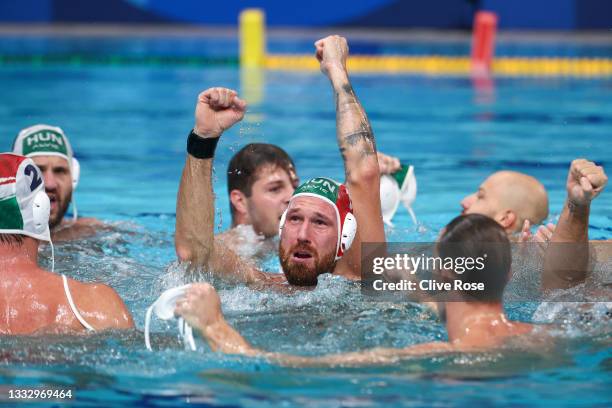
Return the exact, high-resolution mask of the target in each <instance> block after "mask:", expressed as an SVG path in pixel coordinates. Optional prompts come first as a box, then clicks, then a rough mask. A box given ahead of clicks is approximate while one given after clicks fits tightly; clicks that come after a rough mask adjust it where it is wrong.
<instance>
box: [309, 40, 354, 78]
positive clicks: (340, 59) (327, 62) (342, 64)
mask: <svg viewBox="0 0 612 408" xmlns="http://www.w3.org/2000/svg"><path fill="white" fill-rule="evenodd" d="M315 48H316V53H315V55H316V57H317V60H318V61H319V63H320V64H321V72H323V73H324V74H325V75H327V76H328V77H329V78H330V79H331V77H332V75H333V74H334V73H336V72H343V73H346V58H347V57H348V52H349V50H348V44H347V42H346V38H344V37H340V36H339V35H330V36H329V37H325V38H323V39H321V40H319V41H317V42H315Z"/></svg>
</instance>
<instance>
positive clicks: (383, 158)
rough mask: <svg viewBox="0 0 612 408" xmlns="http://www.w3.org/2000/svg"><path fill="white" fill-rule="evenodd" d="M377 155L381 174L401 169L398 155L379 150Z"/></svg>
mask: <svg viewBox="0 0 612 408" xmlns="http://www.w3.org/2000/svg"><path fill="white" fill-rule="evenodd" d="M376 155H377V157H378V169H379V170H380V174H391V173H395V172H396V171H398V170H399V169H400V167H401V164H400V161H399V159H398V158H397V157H393V156H388V155H386V154H384V153H381V152H377V153H376Z"/></svg>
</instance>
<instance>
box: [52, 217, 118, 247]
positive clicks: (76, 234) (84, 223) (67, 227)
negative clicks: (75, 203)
mask: <svg viewBox="0 0 612 408" xmlns="http://www.w3.org/2000/svg"><path fill="white" fill-rule="evenodd" d="M110 228H111V227H110V226H109V225H107V224H105V223H103V222H102V221H100V220H98V219H97V218H79V219H77V220H76V221H67V220H64V221H62V224H61V225H60V226H59V227H58V228H56V229H54V230H53V231H52V232H51V234H52V237H51V238H52V239H53V241H71V240H75V239H83V238H88V237H91V236H93V235H95V234H96V233H97V232H98V231H100V230H106V229H110Z"/></svg>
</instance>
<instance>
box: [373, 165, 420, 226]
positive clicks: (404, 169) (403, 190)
mask: <svg viewBox="0 0 612 408" xmlns="http://www.w3.org/2000/svg"><path fill="white" fill-rule="evenodd" d="M416 194H417V181H416V177H415V175H414V167H413V166H406V165H402V166H401V167H400V169H399V170H398V171H396V172H395V173H392V174H390V175H389V174H383V175H382V176H381V177H380V207H381V210H382V216H383V221H384V222H385V224H387V225H389V226H393V224H392V223H391V220H392V219H393V216H394V215H395V213H396V211H397V208H398V206H399V203H400V201H401V202H402V204H404V207H406V210H408V213H409V214H410V217H411V218H412V221H413V222H414V223H415V224H416V222H417V219H416V216H415V214H414V211H413V210H412V203H413V202H414V200H415V199H416Z"/></svg>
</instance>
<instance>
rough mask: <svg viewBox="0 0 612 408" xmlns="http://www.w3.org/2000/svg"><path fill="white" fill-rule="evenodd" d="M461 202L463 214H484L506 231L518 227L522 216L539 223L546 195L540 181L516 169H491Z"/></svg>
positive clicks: (545, 208)
mask: <svg viewBox="0 0 612 408" xmlns="http://www.w3.org/2000/svg"><path fill="white" fill-rule="evenodd" d="M461 205H462V207H463V213H464V214H483V215H487V216H489V217H491V218H493V219H495V220H496V221H497V222H498V223H499V224H500V225H501V226H502V227H504V229H505V230H506V231H507V232H516V231H519V230H520V229H521V226H522V225H523V222H524V221H525V220H529V222H531V223H532V224H539V223H541V222H542V221H543V220H544V219H545V218H546V217H547V216H548V195H547V194H546V189H545V188H544V186H543V185H542V183H540V182H539V181H538V180H536V179H535V178H534V177H531V176H529V175H527V174H523V173H519V172H516V171H498V172H496V173H493V174H492V175H490V176H489V177H488V178H487V179H486V180H485V181H484V182H483V183H482V184H481V185H480V187H479V189H478V192H477V193H475V194H472V195H470V196H468V197H466V198H465V199H464V200H463V201H462V202H461Z"/></svg>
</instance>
